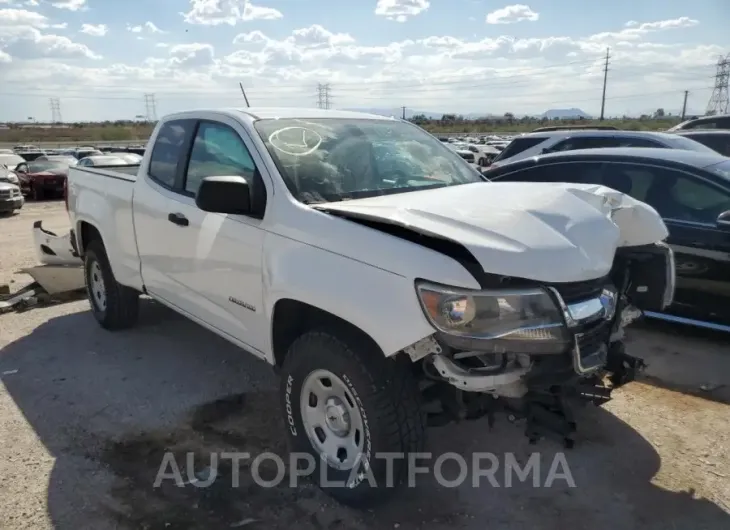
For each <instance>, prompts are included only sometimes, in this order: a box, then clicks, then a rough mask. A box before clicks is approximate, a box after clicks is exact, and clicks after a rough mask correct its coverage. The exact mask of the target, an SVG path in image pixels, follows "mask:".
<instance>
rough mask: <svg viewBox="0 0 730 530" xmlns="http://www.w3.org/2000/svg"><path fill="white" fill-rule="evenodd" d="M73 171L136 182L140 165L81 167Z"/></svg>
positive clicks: (74, 167) (75, 167)
mask: <svg viewBox="0 0 730 530" xmlns="http://www.w3.org/2000/svg"><path fill="white" fill-rule="evenodd" d="M71 169H72V170H73V171H82V172H84V173H91V174H93V175H98V176H100V177H108V178H113V179H118V180H126V181H129V182H134V181H136V180H137V171H139V164H129V165H124V166H94V167H85V166H82V167H79V166H72V167H71Z"/></svg>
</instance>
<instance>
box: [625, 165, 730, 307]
mask: <svg viewBox="0 0 730 530" xmlns="http://www.w3.org/2000/svg"><path fill="white" fill-rule="evenodd" d="M652 173H653V179H652V182H651V184H650V185H649V187H648V189H647V191H646V196H645V197H637V198H639V199H640V200H642V199H643V200H644V201H645V202H647V203H648V204H650V205H651V206H653V207H654V208H655V209H656V210H657V211H658V212H659V214H660V215H661V216H662V218H663V219H664V222H665V223H666V225H667V228H668V230H669V238H668V239H667V242H668V243H669V244H670V246H671V247H672V249H673V250H674V254H675V260H676V264H677V290H676V293H675V304H676V306H677V308H678V309H680V308H684V309H686V310H690V311H692V312H693V313H701V314H702V316H700V318H712V319H719V320H723V321H729V320H730V227H728V226H723V225H722V224H721V223H718V222H717V221H718V216H719V215H720V214H721V213H722V212H724V211H726V210H730V191H728V190H726V189H724V188H722V187H720V186H716V185H715V184H713V183H712V182H710V181H708V180H705V179H702V178H700V177H698V176H695V175H692V174H690V173H685V172H680V171H675V170H671V169H667V168H661V169H660V168H656V167H654V168H652ZM632 195H635V194H634V193H632Z"/></svg>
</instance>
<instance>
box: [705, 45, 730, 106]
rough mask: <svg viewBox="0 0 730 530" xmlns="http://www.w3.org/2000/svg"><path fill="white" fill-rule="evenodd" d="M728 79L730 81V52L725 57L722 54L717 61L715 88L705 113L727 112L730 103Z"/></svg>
mask: <svg viewBox="0 0 730 530" xmlns="http://www.w3.org/2000/svg"><path fill="white" fill-rule="evenodd" d="M728 81H730V53H728V54H727V55H726V56H725V57H722V56H720V58H719V59H718V61H717V73H716V74H715V88H714V90H713V91H712V95H711V96H710V101H709V102H708V103H707V110H706V111H705V114H707V115H710V114H727V109H728V104H730V94H728Z"/></svg>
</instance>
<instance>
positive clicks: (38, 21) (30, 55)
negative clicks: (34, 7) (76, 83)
mask: <svg viewBox="0 0 730 530" xmlns="http://www.w3.org/2000/svg"><path fill="white" fill-rule="evenodd" d="M65 27H66V25H65V23H63V24H49V21H48V19H47V18H46V17H45V16H43V15H41V14H40V13H35V12H33V11H26V10H23V9H0V51H2V52H3V54H4V55H9V56H11V57H13V58H16V59H21V60H23V59H38V58H59V59H76V58H86V59H100V58H101V57H100V56H99V55H97V54H96V53H94V52H92V51H91V50H90V49H89V48H88V47H87V46H85V45H83V44H79V43H76V42H73V41H72V40H71V39H69V38H68V37H63V36H60V35H52V34H45V33H43V32H42V31H41V30H44V29H48V28H55V29H59V28H65Z"/></svg>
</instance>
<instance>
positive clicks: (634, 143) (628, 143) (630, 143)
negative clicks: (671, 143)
mask: <svg viewBox="0 0 730 530" xmlns="http://www.w3.org/2000/svg"><path fill="white" fill-rule="evenodd" d="M617 140H618V141H617V144H616V145H617V147H666V146H665V145H663V144H660V143H659V142H655V141H654V140H649V139H647V138H631V137H628V138H617Z"/></svg>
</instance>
